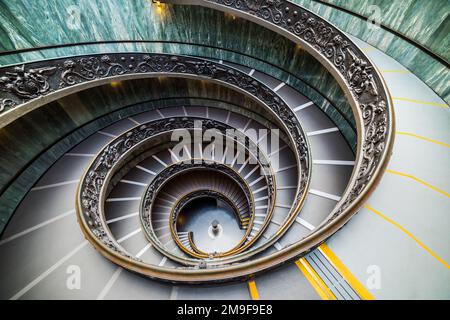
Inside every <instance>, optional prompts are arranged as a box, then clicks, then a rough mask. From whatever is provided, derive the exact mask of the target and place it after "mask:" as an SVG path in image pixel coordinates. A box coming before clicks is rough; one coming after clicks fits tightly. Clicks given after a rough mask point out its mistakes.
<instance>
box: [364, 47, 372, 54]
mask: <svg viewBox="0 0 450 320" xmlns="http://www.w3.org/2000/svg"><path fill="white" fill-rule="evenodd" d="M361 50H362V51H364V52H366V53H367V52H371V51H374V50H375V48H373V47H367V48H362V49H361Z"/></svg>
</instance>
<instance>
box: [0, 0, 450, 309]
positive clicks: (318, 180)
mask: <svg viewBox="0 0 450 320" xmlns="http://www.w3.org/2000/svg"><path fill="white" fill-rule="evenodd" d="M161 2H162V3H159V2H158V3H154V4H151V3H150V4H149V6H150V10H152V12H153V13H152V14H155V15H156V16H158V15H159V16H160V17H164V16H165V14H167V12H171V10H176V8H181V7H182V8H195V9H196V10H197V8H199V7H197V6H198V5H200V6H202V7H206V8H204V10H206V11H205V12H216V13H217V14H221V15H225V16H226V15H231V17H232V18H231V19H230V21H235V20H237V19H240V20H249V21H250V22H245V23H250V24H252V25H253V24H259V25H261V26H262V27H264V28H267V29H269V30H270V31H271V32H274V33H275V34H279V35H281V36H282V37H285V38H287V39H289V41H290V42H292V45H293V46H294V47H296V48H298V47H299V46H301V50H304V51H305V54H308V55H310V56H312V57H313V58H314V59H315V61H316V62H315V63H318V64H320V65H321V66H322V68H323V69H324V72H327V74H329V75H330V79H332V81H333V85H334V86H335V88H340V89H339V90H342V96H341V100H340V101H341V102H335V101H331V100H332V99H331V98H330V96H329V97H328V98H326V97H325V96H324V95H315V94H312V92H313V91H314V90H313V89H314V88H312V87H311V86H308V84H307V83H306V84H304V86H296V85H295V82H290V81H289V80H290V79H291V78H289V77H288V78H286V77H283V76H282V75H281V76H278V77H277V76H276V74H269V73H270V72H268V70H267V69H265V68H263V67H262V66H261V65H259V67H258V65H252V61H251V59H248V60H247V61H246V60H245V59H243V60H242V61H232V59H229V60H227V59H224V58H221V57H214V56H212V57H207V56H200V55H198V54H186V53H185V52H184V51H183V50H180V51H179V52H164V50H163V52H159V51H158V50H154V51H152V50H141V51H138V50H134V49H131V50H120V48H117V49H115V50H109V49H108V50H102V49H100V50H99V51H98V52H95V53H89V54H86V53H84V54H72V55H66V54H58V53H57V51H55V52H56V55H54V56H53V58H51V59H28V58H25V57H24V58H23V59H24V61H23V62H22V63H13V64H10V65H4V66H3V67H2V68H1V69H0V103H1V109H0V110H1V112H0V127H1V128H0V132H2V133H3V135H2V139H3V141H4V143H3V144H2V145H1V150H2V154H4V157H3V158H4V161H2V166H6V165H7V164H8V165H9V164H10V165H11V168H16V169H8V168H6V167H5V168H2V171H3V172H4V173H3V174H2V176H3V177H2V179H3V180H2V181H5V183H4V185H3V186H2V190H1V192H2V196H1V199H0V201H1V203H2V207H3V209H2V219H3V217H6V218H4V220H5V221H4V230H3V232H2V236H1V238H0V257H1V260H2V262H1V263H0V278H1V285H0V298H2V299H259V298H263V299H280V298H283V299H326V300H334V299H339V300H341V299H342V300H360V299H373V298H375V297H377V296H378V295H379V297H380V298H392V297H394V298H397V297H405V290H408V287H407V285H406V283H407V281H408V279H411V277H414V276H415V273H414V271H410V274H409V275H408V276H404V277H403V276H402V277H401V279H400V282H399V284H398V286H403V287H402V288H401V289H399V288H397V287H396V285H395V284H392V282H389V281H392V279H391V278H392V277H394V276H395V274H396V273H398V272H400V271H399V269H398V268H396V267H395V266H394V267H392V265H393V264H394V265H395V264H396V263H398V265H399V266H400V265H402V264H401V263H399V261H404V259H405V258H404V256H406V257H408V256H410V257H411V256H413V255H412V254H411V253H410V252H411V250H419V251H420V253H421V254H423V253H424V254H425V255H426V259H429V258H431V259H432V262H430V261H429V260H427V261H428V262H424V258H423V257H421V258H420V259H419V258H412V259H413V260H414V259H417V260H421V261H422V262H417V261H416V260H414V263H417V265H418V266H420V268H422V267H423V266H427V267H429V266H430V265H432V268H436V269H437V271H436V273H435V275H434V276H432V279H430V280H429V284H431V288H433V289H432V290H431V291H430V290H424V295H425V296H427V295H428V296H433V295H436V296H437V297H440V298H442V297H444V298H445V297H446V298H448V294H449V293H450V290H449V288H448V283H450V282H448V281H447V282H446V281H439V280H438V279H442V278H444V279H447V280H450V278H449V273H448V268H449V267H448V264H447V262H445V261H446V257H445V251H440V253H439V254H437V253H436V252H435V251H434V250H432V249H430V248H429V247H428V246H426V245H425V244H424V243H423V242H421V241H420V240H419V239H418V238H416V237H415V236H414V235H413V233H411V232H410V231H408V230H407V229H406V228H404V227H403V226H401V225H400V224H399V223H397V222H396V221H395V220H397V219H391V218H389V217H387V216H385V215H383V214H382V213H381V212H380V211H378V210H376V209H374V208H378V207H380V206H383V204H384V203H393V202H392V200H386V199H392V197H393V195H392V194H396V195H395V196H394V200H395V198H396V197H397V199H398V202H399V203H404V202H405V201H408V202H414V201H419V202H420V201H422V200H421V199H422V198H421V197H417V198H416V199H414V198H410V199H408V198H407V197H405V195H402V194H401V193H402V191H399V190H406V189H394V188H397V186H396V185H395V183H392V182H391V181H390V179H392V177H386V175H388V174H387V173H386V174H385V172H386V170H387V172H389V173H391V174H392V175H396V176H402V174H401V173H399V172H398V171H396V170H391V169H390V168H389V167H388V163H389V161H390V158H391V155H392V154H393V153H394V156H393V160H392V162H391V163H394V166H396V165H397V163H399V162H400V161H399V160H396V156H395V154H396V150H399V151H398V153H399V154H400V153H406V152H407V151H406V148H407V147H408V143H410V142H408V141H403V139H406V138H404V137H406V136H407V135H406V134H404V135H403V136H401V137H400V138H399V137H397V138H396V141H395V145H394V136H395V135H396V121H397V122H399V126H404V125H405V122H406V121H408V117H409V119H412V118H414V117H416V118H417V117H419V115H418V114H415V115H411V114H409V115H408V114H406V113H403V112H404V111H400V112H399V111H397V109H396V111H397V113H396V114H395V115H394V107H396V108H397V104H396V102H397V101H396V99H395V97H394V99H393V98H392V97H391V94H392V91H395V90H398V89H397V88H396V83H397V81H398V79H391V78H389V77H388V76H386V77H385V78H383V72H382V71H381V70H382V69H385V68H386V67H385V66H386V65H392V64H394V63H396V62H395V61H394V60H393V59H392V58H390V57H388V56H387V55H385V54H383V53H382V52H381V51H378V50H377V49H375V48H373V47H372V48H371V50H370V51H368V50H364V49H362V48H367V46H368V45H367V44H365V43H363V42H362V41H361V40H359V39H356V38H354V37H351V36H349V35H348V34H345V33H344V32H343V31H341V30H339V29H337V28H336V27H334V26H333V25H332V24H330V23H329V22H328V21H326V20H324V19H322V18H321V17H319V16H318V15H316V14H315V13H313V12H311V11H309V10H307V9H305V8H303V7H302V6H300V5H298V4H295V3H292V2H288V1H281V0H278V1H263V2H261V3H260V2H259V1H228V0H217V1H209V0H204V1H199V0H192V1H173V0H172V1H161ZM180 10H181V9H180ZM182 10H187V9H182ZM155 12H156V13H155ZM161 19H163V18H161ZM163 22H164V23H166V24H167V23H169V22H167V21H163ZM119 43H120V44H123V45H124V48H126V45H127V44H126V41H123V40H121V41H119ZM78 45H81V44H80V43H78V44H73V45H70V46H71V47H72V46H73V47H77V46H78ZM105 45H107V44H106V43H105ZM51 49H55V48H47V49H45V50H51ZM56 49H58V46H56ZM34 50H38V49H34ZM39 50H44V49H39ZM27 51H31V52H32V53H33V50H31V49H30V50H28V49H27V50H26V51H20V50H17V51H14V52H12V51H11V52H6V53H3V55H6V56H11V57H13V56H14V55H18V54H24V55H26V52H27ZM174 51H177V50H176V49H175V50H174ZM14 57H16V56H14ZM219 58H220V59H219ZM27 59H28V60H27ZM396 67H397V68H403V67H402V66H400V65H398V66H396ZM403 69H404V68H403ZM305 72H306V71H305ZM293 78H294V76H292V79H293ZM330 81H331V80H330ZM403 81H407V82H408V81H409V84H410V85H412V86H415V87H416V88H421V89H420V90H422V91H421V93H420V94H422V95H423V96H424V97H425V96H427V95H428V97H430V96H431V97H432V98H431V99H434V100H435V101H439V102H435V104H441V106H443V108H441V109H442V110H440V111H442V113H441V114H439V115H438V114H436V115H433V117H437V118H440V120H437V122H436V126H437V127H439V126H441V125H442V123H444V136H445V135H446V137H447V138H448V126H447V128H445V121H446V120H448V105H447V104H446V103H445V102H443V101H442V100H440V98H439V97H438V96H437V95H436V94H435V93H434V92H431V90H429V88H428V87H426V85H425V84H424V83H423V82H421V81H420V80H419V79H418V78H414V77H411V78H410V79H407V80H403ZM336 90H337V89H336ZM399 90H404V88H400V89H399ZM318 91H320V90H318ZM319 93H320V92H319ZM395 94H397V93H396V92H395ZM308 96H309V97H308ZM319 98H320V99H319ZM424 99H425V98H424ZM427 99H429V98H427ZM338 100H339V99H338ZM342 100H345V102H342ZM345 106H347V109H346V108H345ZM399 108H400V107H399ZM88 110H89V111H88ZM92 110H94V111H92ZM69 118H71V120H70V121H71V122H72V121H73V122H74V125H72V126H71V127H70V126H66V125H65V124H64V123H61V121H64V119H69ZM402 119H404V120H402ZM411 121H413V120H411ZM68 122H69V121H68ZM31 123H32V125H31V127H32V129H29V126H30V124H31ZM447 124H448V123H447ZM35 128H38V129H35ZM402 128H403V127H402ZM28 130H29V131H28ZM39 130H41V131H49V132H51V133H50V134H51V135H52V136H53V137H54V139H53V140H52V141H48V139H47V140H45V139H44V138H42V139H43V141H39V137H36V136H34V132H39ZM397 135H399V133H398V131H397ZM15 137H19V139H20V140H19V141H24V145H22V146H21V145H20V142H18V144H17V145H15V144H12V143H11V141H14V139H15ZM409 137H412V134H410V135H409ZM180 138H182V139H180ZM44 140H45V141H44ZM50 140H51V139H50ZM181 140H182V142H183V144H180V141H181ZM422 140H424V139H422ZM429 140H430V139H429ZM439 147H440V148H442V149H445V148H448V144H445V143H441V145H439ZM27 148H28V149H27ZM29 149H32V150H35V151H36V150H37V151H36V152H35V154H34V155H32V156H28V154H26V155H25V154H24V153H22V152H24V151H23V150H29ZM437 152H438V153H439V154H442V155H444V156H443V157H442V158H441V159H443V160H441V162H438V163H436V166H439V165H440V166H441V168H445V165H446V164H447V165H448V153H445V152H447V150H439V151H437ZM22 156H23V157H24V159H23V160H21V157H22ZM25 157H28V158H29V159H28V160H27V159H25ZM12 159H17V162H16V161H14V160H12ZM443 170H447V171H445V173H444V177H445V176H447V177H448V167H447V168H446V169H443ZM411 177H413V178H414V176H412V175H407V174H404V173H403V178H408V179H410V180H411V179H412V180H414V179H413V178H411ZM415 180H416V181H417V179H415ZM419 183H421V184H422V186H424V187H425V188H427V191H428V192H436V190H437V192H438V193H440V194H439V195H438V197H440V198H444V199H443V200H442V199H439V200H442V201H443V203H444V204H440V207H438V208H436V210H435V212H436V214H435V215H433V216H432V217H430V218H429V219H430V220H433V221H434V222H436V221H435V219H437V220H439V219H441V218H442V225H441V226H438V227H436V228H438V231H436V236H435V237H436V238H438V239H440V240H441V241H444V242H445V239H447V240H448V235H446V233H445V235H444V234H442V233H441V232H442V231H441V230H445V228H446V226H448V223H449V220H448V217H445V216H444V217H443V216H442V214H441V213H442V212H443V213H445V211H446V209H447V212H448V193H446V192H445V191H443V190H441V189H440V188H436V187H433V186H431V185H430V184H429V185H428V186H425V184H426V183H425V182H424V181H422V180H419ZM447 184H448V181H447V182H445V181H444V182H443V184H442V185H443V186H444V187H445V186H446V185H447ZM414 187H416V186H414ZM402 188H403V187H402ZM433 188H434V191H433ZM430 190H431V191H430ZM414 192H416V191H414ZM388 194H389V195H388ZM412 194H415V193H412ZM432 196H435V195H434V194H433V195H432ZM446 197H447V198H446ZM445 201H447V202H445ZM372 206H373V207H372ZM359 211H361V212H360V213H359V214H357V213H358V212H359ZM370 212H372V214H371V215H370V214H368V213H370ZM373 214H375V215H376V216H378V217H381V218H383V219H380V220H384V221H385V223H386V224H390V225H392V226H395V227H396V228H397V229H398V230H401V231H403V234H404V235H405V234H406V235H407V236H406V237H405V236H404V235H403V238H402V239H400V240H396V241H397V242H395V241H394V242H393V241H391V238H390V236H385V237H383V235H384V234H385V233H392V232H394V233H395V232H398V231H393V230H392V227H391V229H389V230H386V229H384V228H386V226H385V225H383V226H380V225H378V224H380V223H382V222H380V221H377V222H376V223H377V224H376V225H373V224H371V223H372V222H370V221H371V220H368V219H371V218H370V217H368V216H372V215H373ZM439 217H441V218H439ZM350 219H351V220H350ZM2 221H3V220H2ZM410 221H412V222H411V223H412V225H410V226H411V228H413V229H414V230H415V231H417V232H414V234H415V233H417V234H419V235H423V237H425V238H427V237H428V236H426V235H425V233H426V232H428V234H430V233H432V232H431V231H429V230H427V231H426V232H425V231H423V232H422V231H420V230H419V229H416V227H417V226H418V225H419V226H420V224H419V222H417V220H416V219H415V218H411V220H410ZM419 221H420V220H419ZM6 222H7V223H6ZM397 229H396V230H397ZM433 230H434V229H433ZM365 234H366V235H367V236H368V238H369V239H370V241H368V240H367V238H365ZM381 238H383V239H381ZM411 239H412V240H411ZM427 239H428V238H427ZM413 240H414V241H413ZM410 242H414V244H413V245H414V248H413V249H410V248H409V247H407V246H409V245H411V243H410ZM430 242H432V241H431V240H430ZM369 243H370V245H373V246H374V249H373V250H371V249H370V248H367V247H365V245H368V244H369ZM374 243H376V244H374ZM394 243H397V244H398V243H401V245H400V248H396V249H395V250H394V251H392V248H391V246H393V245H394ZM432 243H434V242H432ZM417 244H419V246H417ZM364 247H365V248H366V251H364V250H362V249H363V248H364ZM401 248H402V249H401ZM437 248H440V247H439V246H437ZM444 248H445V246H444ZM424 249H425V250H424ZM447 250H448V245H447ZM400 251H401V252H400ZM422 251H423V252H422ZM393 252H395V253H393ZM402 252H403V253H402ZM402 254H403V255H404V256H402ZM441 254H443V255H444V256H442V257H441V256H440V255H441ZM388 258H390V260H389V259H388ZM380 259H386V261H387V260H389V261H390V264H389V265H383V267H382V268H381V272H382V274H383V278H382V279H389V280H383V285H384V286H387V287H388V288H387V289H385V290H386V291H380V288H377V287H376V286H374V287H370V288H368V283H369V284H370V280H369V282H366V278H367V277H369V278H370V272H369V275H367V274H366V275H365V274H364V273H365V272H366V271H367V270H369V269H370V268H369V269H367V268H368V267H370V266H372V267H373V265H375V268H376V267H377V266H379V265H382V263H381V261H380ZM402 272H405V273H408V272H407V271H406V270H404V271H402ZM76 277H79V278H76ZM74 279H78V280H74ZM72 281H75V282H72ZM77 281H79V283H80V284H81V285H80V286H78V287H77V286H76V285H74V283H78V282H77ZM446 283H447V284H446ZM418 288H419V289H417V290H418V291H419V292H420V291H421V289H420V288H428V287H427V286H426V285H424V284H423V283H422V282H420V283H419V285H418ZM377 290H378V291H377ZM383 290H384V289H383ZM417 290H416V291H414V292H417ZM380 292H383V293H380ZM416 296H421V295H420V293H414V294H413V297H416Z"/></svg>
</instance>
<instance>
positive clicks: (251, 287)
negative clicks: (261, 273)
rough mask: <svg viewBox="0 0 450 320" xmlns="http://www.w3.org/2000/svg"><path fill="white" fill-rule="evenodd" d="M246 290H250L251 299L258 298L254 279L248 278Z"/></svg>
mask: <svg viewBox="0 0 450 320" xmlns="http://www.w3.org/2000/svg"><path fill="white" fill-rule="evenodd" d="M248 290H249V291H250V297H251V298H252V300H259V292H258V288H257V287H256V282H255V280H250V281H249V282H248Z"/></svg>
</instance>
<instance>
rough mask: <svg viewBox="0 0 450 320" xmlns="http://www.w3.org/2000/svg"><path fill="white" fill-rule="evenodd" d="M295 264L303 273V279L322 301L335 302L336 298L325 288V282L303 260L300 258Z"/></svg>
mask: <svg viewBox="0 0 450 320" xmlns="http://www.w3.org/2000/svg"><path fill="white" fill-rule="evenodd" d="M295 264H296V265H297V267H298V268H299V269H300V271H301V272H302V273H303V275H304V276H305V278H306V279H307V280H308V281H309V283H310V284H311V285H312V287H313V288H314V289H315V290H316V292H317V293H318V294H319V296H320V298H322V300H336V296H335V295H334V294H333V293H332V292H331V290H330V289H329V288H328V287H327V285H326V284H325V282H323V280H322V279H321V278H320V276H319V275H318V274H317V272H316V271H314V269H313V268H312V267H311V265H310V264H309V263H308V261H306V259H305V258H300V259H299V260H296V261H295Z"/></svg>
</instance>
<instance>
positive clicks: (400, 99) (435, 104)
mask: <svg viewBox="0 0 450 320" xmlns="http://www.w3.org/2000/svg"><path fill="white" fill-rule="evenodd" d="M392 99H393V100H399V101H406V102H413V103H419V104H426V105H429V106H435V107H441V108H448V107H449V106H448V105H447V104H446V103H437V102H429V101H422V100H414V99H408V98H400V97H392Z"/></svg>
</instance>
